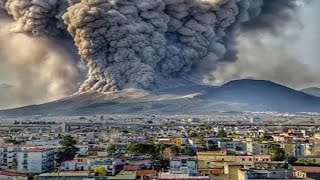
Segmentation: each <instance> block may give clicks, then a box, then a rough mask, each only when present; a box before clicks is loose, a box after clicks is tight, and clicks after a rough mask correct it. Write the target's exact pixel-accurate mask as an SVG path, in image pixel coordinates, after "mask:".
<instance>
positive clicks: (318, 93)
mask: <svg viewBox="0 0 320 180" xmlns="http://www.w3.org/2000/svg"><path fill="white" fill-rule="evenodd" d="M300 91H301V92H304V93H306V94H310V95H312V96H317V97H320V88H317V87H310V88H306V89H301V90H300Z"/></svg>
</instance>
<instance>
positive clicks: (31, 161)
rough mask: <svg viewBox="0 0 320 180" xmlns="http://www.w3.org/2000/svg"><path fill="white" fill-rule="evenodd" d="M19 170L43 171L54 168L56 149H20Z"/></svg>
mask: <svg viewBox="0 0 320 180" xmlns="http://www.w3.org/2000/svg"><path fill="white" fill-rule="evenodd" d="M17 159H18V171H20V172H29V173H43V172H47V171H50V170H53V169H54V160H55V151H54V150H53V149H46V148H31V149H24V150H20V151H19V152H18V154H17Z"/></svg>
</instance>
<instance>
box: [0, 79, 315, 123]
mask: <svg viewBox="0 0 320 180" xmlns="http://www.w3.org/2000/svg"><path fill="white" fill-rule="evenodd" d="M220 111H279V112H320V98H319V97H315V96H312V95H309V94H306V93H304V92H300V91H296V90H294V89H291V88H288V87H286V86H283V85H280V84H277V83H274V82H271V81H266V80H252V79H242V80H234V81H230V82H228V83H226V84H224V85H221V86H207V85H192V86H179V87H174V88H167V89H162V90H157V91H153V92H149V91H144V90H137V89H129V90H124V91H121V92H116V93H106V94H102V93H97V92H88V93H81V94H75V95H72V96H70V97H66V98H63V99H61V100H57V101H54V102H50V103H45V104H40V105H33V106H26V107H20V108H15V109H8V110H2V111H0V116H2V117H15V116H33V115H43V116H60V115H61V116H64V115H89V114H121V113H123V114H132V113H134V114H135V113H150V114H185V113H191V114H208V113H209V114H210V113H215V112H220Z"/></svg>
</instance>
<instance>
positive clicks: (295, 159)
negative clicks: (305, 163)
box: [287, 156, 298, 165]
mask: <svg viewBox="0 0 320 180" xmlns="http://www.w3.org/2000/svg"><path fill="white" fill-rule="evenodd" d="M297 160H298V159H297V158H296V157H294V156H288V157H287V162H288V163H289V164H291V165H293V164H294V163H295V162H296V161H297Z"/></svg>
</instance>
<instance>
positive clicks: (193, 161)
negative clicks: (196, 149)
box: [169, 156, 198, 176]
mask: <svg viewBox="0 0 320 180" xmlns="http://www.w3.org/2000/svg"><path fill="white" fill-rule="evenodd" d="M169 172H170V173H171V174H188V175H190V176H196V175H197V174H198V161H197V158H196V157H189V156H182V157H172V158H171V159H170V170H169Z"/></svg>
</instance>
